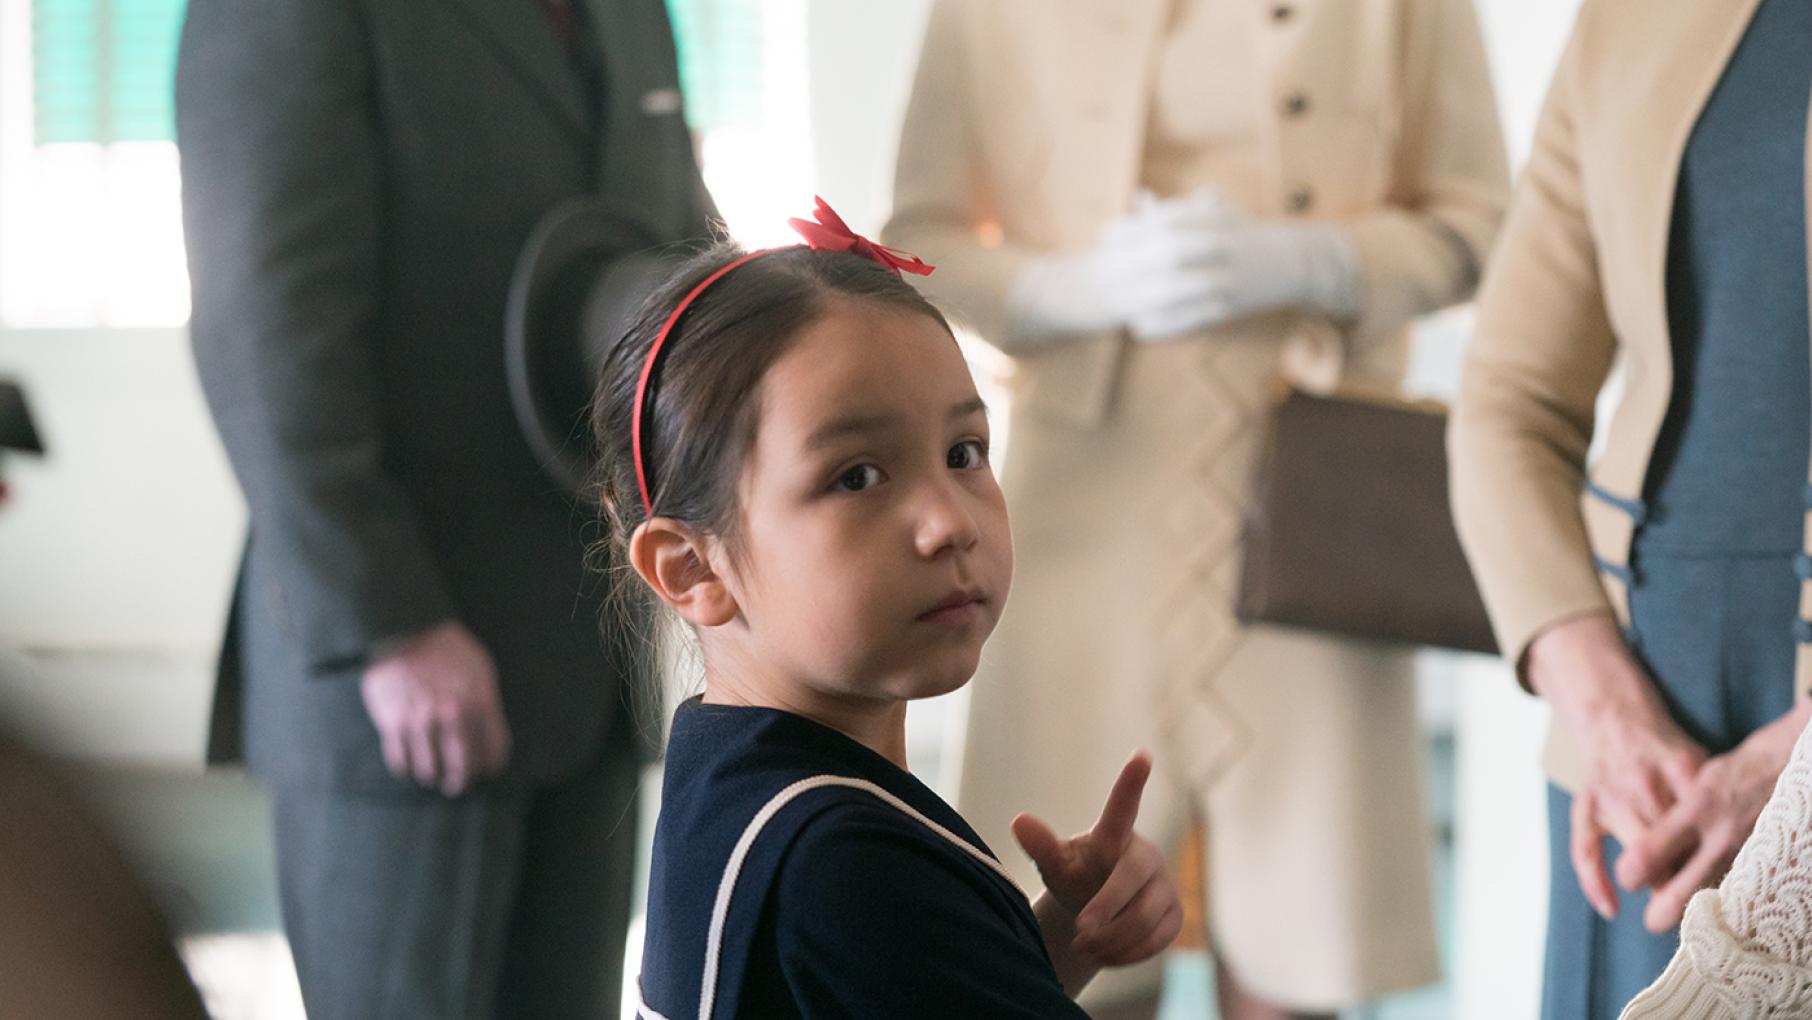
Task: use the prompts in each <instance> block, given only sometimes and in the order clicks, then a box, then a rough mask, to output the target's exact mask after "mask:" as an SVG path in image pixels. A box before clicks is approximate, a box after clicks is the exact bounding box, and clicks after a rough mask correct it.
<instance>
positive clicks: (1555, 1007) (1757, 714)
mask: <svg viewBox="0 0 1812 1020" xmlns="http://www.w3.org/2000/svg"><path fill="white" fill-rule="evenodd" d="M1638 566H1639V568H1640V575H1639V581H1638V583H1637V584H1636V585H1635V586H1634V587H1633V588H1632V589H1631V593H1630V622H1631V634H1630V638H1631V642H1632V645H1633V646H1634V649H1635V651H1636V653H1637V656H1638V657H1639V658H1640V659H1641V660H1642V661H1643V663H1644V664H1645V665H1646V666H1647V667H1648V670H1649V674H1650V675H1651V676H1652V677H1654V679H1655V683H1656V685H1657V686H1658V687H1659V688H1660V689H1661V694H1662V697H1663V698H1664V699H1665V700H1666V702H1667V706H1668V710H1669V711H1670V713H1671V714H1672V715H1673V718H1674V721H1675V722H1677V723H1679V725H1680V727H1681V728H1682V729H1683V730H1685V731H1686V734H1687V736H1689V737H1691V738H1692V739H1694V740H1696V741H1698V742H1699V744H1700V746H1702V747H1704V748H1705V749H1706V751H1708V752H1709V753H1711V754H1714V755H1716V754H1721V753H1723V752H1725V751H1728V750H1730V749H1731V748H1733V747H1735V746H1736V745H1737V744H1739V743H1741V742H1742V740H1743V738H1744V737H1747V736H1748V735H1749V734H1751V733H1753V732H1755V731H1756V730H1758V729H1760V728H1761V727H1763V726H1765V725H1767V724H1768V723H1770V722H1773V721H1774V720H1775V719H1778V718H1780V717H1781V716H1782V715H1784V714H1786V712H1787V711H1788V710H1789V709H1791V708H1792V707H1793V662H1794V650H1795V648H1796V643H1795V640H1794V633H1793V621H1794V619H1795V618H1796V617H1797V615H1798V600H1799V579H1798V577H1796V576H1795V575H1794V572H1793V558H1792V556H1790V555H1740V554H1733V555H1705V556H1657V555H1653V554H1648V555H1644V556H1642V557H1641V559H1640V560H1639V561H1638ZM1572 803H1573V802H1572V798H1571V797H1569V796H1568V795H1567V794H1566V793H1564V792H1563V791H1561V790H1559V789H1557V788H1552V787H1551V788H1550V789H1549V793H1548V843H1549V854H1548V862H1549V876H1550V877H1549V881H1550V886H1549V889H1550V891H1549V898H1548V945H1547V957H1546V961H1545V975H1544V978H1543V983H1542V985H1543V987H1542V1016H1543V1018H1544V1020H1600V1018H1602V1020H1615V1018H1616V1016H1617V1015H1618V1014H1619V1013H1621V1012H1622V1011H1623V1007H1624V1006H1625V1005H1626V1004H1627V1003H1628V1002H1629V1001H1630V999H1632V998H1634V997H1635V996H1636V993H1637V992H1640V991H1641V990H1642V989H1644V988H1646V987H1648V985H1649V984H1650V983H1651V982H1653V981H1654V979H1655V978H1657V977H1659V976H1660V975H1661V971H1662V970H1663V969H1664V968H1665V967H1666V966H1667V962H1668V961H1669V960H1670V959H1672V958H1673V955H1674V948H1675V946H1677V945H1678V944H1679V933H1678V932H1677V931H1670V932H1667V933H1665V934H1662V935H1651V934H1650V933H1649V932H1648V930H1647V929H1645V928H1644V927H1643V926H1642V911H1643V910H1644V909H1646V908H1647V906H1648V893H1647V892H1646V891H1638V892H1634V893H1630V892H1625V891H1623V889H1622V888H1618V889H1617V895H1618V903H1617V917H1616V919H1615V920H1612V921H1606V920H1604V919H1603V918H1600V917H1599V916H1598V915H1597V914H1595V913H1593V912H1592V908H1591V906H1590V905H1588V904H1587V903H1586V899H1585V895H1584V894H1583V893H1581V892H1580V891H1579V880H1578V878H1577V877H1576V876H1575V875H1574V874H1573V865H1572V858H1571V856H1570V854H1569V852H1568V846H1569V842H1570V839H1571V833H1572V825H1571V821H1570V812H1571V810H1572ZM1621 850H1622V848H1621V847H1620V846H1619V845H1618V844H1617V841H1616V840H1614V839H1606V840H1605V844H1604V853H1605V860H1606V861H1607V862H1610V863H1612V864H1614V863H1615V862H1616V860H1617V855H1618V854H1619V853H1620V852H1621Z"/></svg>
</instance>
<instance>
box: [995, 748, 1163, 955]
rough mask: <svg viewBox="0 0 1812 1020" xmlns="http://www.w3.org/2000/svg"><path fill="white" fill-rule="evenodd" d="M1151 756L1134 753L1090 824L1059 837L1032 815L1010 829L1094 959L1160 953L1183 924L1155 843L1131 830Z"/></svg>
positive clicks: (1078, 943)
mask: <svg viewBox="0 0 1812 1020" xmlns="http://www.w3.org/2000/svg"><path fill="white" fill-rule="evenodd" d="M1150 776H1151V759H1150V758H1149V757H1147V756H1146V755H1144V754H1143V753H1141V754H1137V755H1134V756H1133V759H1132V760H1131V761H1129V762H1127V763H1126V768H1124V769H1123V770H1121V772H1120V778H1119V780H1117V781H1116V782H1115V783H1114V788H1113V792H1111V793H1109V794H1108V797H1107V805H1106V806H1105V807H1103V808H1102V809H1101V818H1100V820H1099V821H1097V822H1096V823H1095V826H1094V828H1092V829H1090V830H1088V831H1087V832H1085V833H1082V834H1081V835H1079V836H1075V837H1073V838H1070V839H1067V840H1060V839H1058V838H1057V836H1056V834H1055V833H1053V832H1052V831H1051V827H1050V826H1048V825H1046V824H1045V823H1044V822H1041V821H1039V820H1038V819H1036V818H1034V817H1032V816H1031V815H1020V816H1019V817H1018V818H1015V819H1013V836H1014V838H1016V839H1017V840H1019V845H1020V846H1021V847H1023V848H1024V849H1025V852H1026V856H1028V857H1030V858H1032V863H1034V864H1036V865H1038V872H1039V874H1040V875H1042V876H1043V878H1044V883H1045V889H1046V890H1047V891H1048V892H1049V893H1050V895H1051V896H1052V897H1053V898H1054V899H1055V900H1056V901H1057V904H1058V905H1060V906H1062V907H1063V908H1064V910H1065V911H1066V912H1067V914H1068V916H1069V917H1070V918H1073V919H1074V936H1073V939H1072V941H1071V946H1070V948H1073V949H1074V950H1076V951H1079V952H1080V953H1082V954H1083V955H1084V956H1085V957H1086V958H1087V959H1088V960H1089V961H1090V962H1092V963H1093V964H1094V965H1095V966H1102V965H1107V966H1119V965H1122V964H1128V963H1137V962H1139V961H1140V960H1144V959H1148V958H1150V957H1152V956H1156V955H1157V954H1158V953H1160V952H1162V951H1163V950H1164V948H1165V947H1167V946H1169V945H1170V943H1171V942H1172V941H1174V940H1175V939H1176V937H1177V933H1178V932H1180V931H1182V929H1183V907H1182V903H1181V901H1180V900H1179V899H1178V898H1177V890H1176V886H1175V884H1173V883H1172V882H1171V880H1170V873H1169V871H1168V870H1167V869H1166V868H1165V865H1164V855H1163V854H1161V853H1159V852H1158V848H1157V847H1155V846H1153V845H1152V844H1151V842H1150V841H1149V840H1147V839H1144V838H1143V837H1141V836H1139V835H1138V834H1137V833H1135V832H1133V822H1134V821H1135V820H1137V819H1138V817H1139V798H1140V795H1141V794H1142V793H1143V792H1144V790H1145V781H1146V780H1147V779H1148V778H1150Z"/></svg>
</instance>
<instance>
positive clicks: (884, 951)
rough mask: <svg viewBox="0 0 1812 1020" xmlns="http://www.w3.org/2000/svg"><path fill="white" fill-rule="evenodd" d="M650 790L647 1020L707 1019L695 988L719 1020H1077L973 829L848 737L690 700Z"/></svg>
mask: <svg viewBox="0 0 1812 1020" xmlns="http://www.w3.org/2000/svg"><path fill="white" fill-rule="evenodd" d="M827 777H828V778H827ZM661 797H662V803H661V814H660V821H659V823H658V824H657V826H656V828H655V835H654V860H653V866H652V870H651V872H650V876H649V888H648V927H647V935H646V941H645V946H644V950H643V957H642V976H641V993H642V1004H643V1016H644V1017H646V1018H648V1020H659V1018H665V1020H681V1018H686V1020H692V1018H696V1017H700V1016H703V1015H707V1014H705V1013H704V1012H703V1009H702V1008H703V1006H704V1004H705V999H706V998H707V996H709V997H710V999H711V1002H710V1009H709V1013H708V1016H709V1017H712V1018H718V1020H723V1018H730V1017H750V1018H759V1020H787V1018H794V1017H797V1018H817V1017H862V1018H865V1020H866V1018H874V1020H887V1018H900V1020H906V1018H913V1020H920V1018H925V1017H1002V1018H1015V1017H1023V1018H1028V1020H1029V1018H1033V1017H1037V1018H1040V1020H1048V1018H1053V1017H1056V1018H1066V1017H1067V1018H1076V1020H1086V1014H1085V1013H1084V1012H1083V1011H1082V1010H1081V1009H1080V1008H1079V1007H1078V1006H1076V1004H1075V1003H1074V1002H1072V1001H1071V1000H1070V998H1069V996H1068V995H1066V994H1065V993H1064V990H1063V988H1062V986H1061V985H1060V984H1059V983H1058V980H1057V974H1056V972H1055V970H1054V969H1053V968H1052V965H1051V961H1050V957H1049V956H1048V955H1047V954H1046V952H1045V948H1044V941H1043V937H1042V936H1041V935H1040V933H1039V929H1038V922H1037V919H1036V918H1035V917H1034V916H1033V914H1032V908H1031V904H1030V903H1028V902H1027V900H1026V897H1025V894H1024V893H1022V892H1021V891H1020V890H1019V888H1018V887H1016V886H1015V885H1014V884H1013V883H1012V881H1011V880H1010V879H1008V878H1007V877H1006V875H1005V873H1004V872H1002V871H1000V870H998V862H997V861H996V860H995V858H994V856H993V854H992V852H991V851H989V850H988V848H987V847H986V846H985V845H984V844H983V843H982V841H981V838H980V837H979V836H977V835H976V834H975V832H974V830H972V829H970V827H969V825H968V823H966V822H964V821H963V819H962V817H961V816H959V815H958V814H957V813H956V811H955V810H954V809H952V808H951V807H950V806H949V805H948V804H946V803H944V801H943V800H942V799H941V798H939V797H938V796H937V794H935V793H933V792H932V791H931V790H930V789H929V788H928V787H926V786H925V785H924V784H923V783H921V782H919V781H918V780H917V779H915V778H914V777H913V776H912V775H911V774H910V773H908V772H906V771H904V770H903V769H901V768H899V767H898V766H896V765H894V764H893V763H892V762H890V761H888V760H887V759H886V758H884V757H882V756H881V755H878V754H876V753H875V752H873V751H871V750H869V749H868V748H867V747H864V746H863V745H861V744H859V743H857V742H856V741H854V740H851V739H850V738H849V737H846V736H844V735H843V734H841V733H838V732H837V731H835V730H832V729H829V728H828V727H825V726H821V725H819V724H818V723H815V722H812V721H811V720H809V719H805V718H803V717H801V716H798V715H794V714H792V713H789V712H782V711H777V710H774V709H766V708H746V707H730V706H723V705H707V704H704V703H702V702H700V701H698V700H697V699H694V700H692V701H688V702H686V703H685V704H684V705H682V706H680V709H679V712H678V713H677V714H676V715H675V717H674V722H673V732H672V736H671V738H670V741H669V745H668V749H667V765H666V774H665V778H664V785H663V789H662V794H661ZM758 816H759V817H760V818H765V824H758V825H754V826H752V824H751V823H754V822H757V821H758ZM751 833H752V835H750V834H751ZM739 844H743V846H742V848H741V851H742V852H740V853H739ZM733 860H734V861H736V862H737V863H736V864H734V865H733V864H732V862H733ZM726 873H729V877H728V878H727V879H726ZM714 929H717V935H718V937H717V939H716V944H717V952H716V953H714V954H713V953H709V952H708V951H707V946H708V945H709V944H711V943H712V941H713V930H714ZM708 973H709V974H711V975H712V980H710V981H709V982H708V990H707V980H706V975H707V974H708Z"/></svg>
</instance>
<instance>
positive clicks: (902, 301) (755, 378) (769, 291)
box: [591, 242, 950, 672]
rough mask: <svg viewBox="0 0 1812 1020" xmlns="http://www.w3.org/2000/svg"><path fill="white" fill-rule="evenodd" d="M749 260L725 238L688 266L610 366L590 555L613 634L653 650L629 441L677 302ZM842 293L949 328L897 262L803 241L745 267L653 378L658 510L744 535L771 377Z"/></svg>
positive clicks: (649, 416)
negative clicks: (740, 497) (650, 361)
mask: <svg viewBox="0 0 1812 1020" xmlns="http://www.w3.org/2000/svg"><path fill="white" fill-rule="evenodd" d="M746 254H747V251H746V250H745V249H743V248H742V247H740V246H738V245H736V244H733V243H730V242H720V243H718V244H715V245H713V246H711V247H710V248H708V249H706V250H704V251H702V252H700V253H699V254H697V255H695V256H694V257H692V258H691V259H689V260H688V261H686V262H685V263H684V264H683V265H681V266H680V267H679V269H677V270H676V271H675V272H674V274H673V275H672V277H671V278H669V279H668V280H667V282H666V283H664V284H663V285H661V286H660V287H659V288H658V289H657V290H656V291H655V292H654V293H653V294H652V295H650V296H649V298H648V299H647V300H646V301H644V302H643V303H642V306H641V308H640V309H639V310H638V311H637V312H636V314H635V317H634V318H633V319H632V320H631V322H630V324H629V326H628V328H627V329H626V330H625V331H624V333H623V335H622V337H621V338H619V339H618V340H617V342H616V343H615V344H614V345H612V346H611V347H610V349H609V352H608V353H607V355H606V356H605V358H604V361H603V364H602V366H601V367H600V370H599V377H598V384H597V391H596V393H595V395H594V398H593V400H592V406H591V426H592V437H593V441H594V442H595V443H596V450H597V452H598V469H597V483H598V484H597V490H598V509H599V512H600V515H601V517H602V522H603V525H604V529H603V530H604V539H603V541H602V543H600V545H599V546H598V547H594V549H593V551H592V559H593V563H594V565H596V566H598V567H600V568H601V569H603V570H604V571H605V572H606V573H607V574H609V575H611V577H610V578H609V581H610V584H609V588H610V590H609V592H608V597H607V598H606V599H605V604H606V610H605V614H606V619H605V625H606V631H607V632H608V633H609V634H611V635H612V636H614V637H618V638H626V639H628V641H629V642H630V644H631V646H632V647H634V646H638V645H646V644H647V635H646V624H647V622H648V621H649V620H650V619H651V616H650V610H651V609H652V606H651V605H650V604H649V602H648V592H647V590H646V588H645V587H644V586H643V585H642V584H641V583H640V582H639V580H638V579H637V578H636V577H635V576H634V572H633V571H632V570H630V569H629V567H628V561H627V556H626V555H625V554H626V552H627V547H628V542H629V536H630V535H632V534H634V533H635V529H636V528H637V527H639V526H640V525H641V524H642V523H643V521H645V520H646V519H647V516H648V515H647V512H646V511H645V510H644V509H643V507H642V496H641V490H640V488H639V487H638V486H637V484H636V469H635V456H634V453H633V451H632V447H631V439H630V427H631V425H632V424H633V419H634V417H635V391H636V384H637V382H638V381H639V380H640V378H641V374H642V365H643V362H645V361H646V360H647V358H648V349H649V348H650V347H652V346H653V345H654V341H655V338H656V337H657V336H658V335H659V333H660V330H661V327H662V326H663V325H664V324H665V323H666V321H667V317H668V316H669V315H671V314H672V312H673V309H674V307H675V306H676V305H678V304H679V302H680V300H681V299H683V298H684V297H685V296H686V295H687V294H689V293H691V291H692V289H693V288H694V287H696V286H698V284H699V283H700V281H702V280H704V279H705V278H706V277H708V276H710V275H711V274H712V273H715V272H717V271H718V270H719V269H722V268H723V267H724V266H727V265H729V264H730V263H731V262H733V261H735V260H736V259H739V258H741V257H742V256H744V255H746ZM845 301H853V302H859V303H862V304H867V305H871V306H878V307H881V308H888V309H894V310H898V311H901V312H910V313H917V314H920V315H927V316H930V317H931V318H932V319H934V320H936V321H937V322H938V324H939V325H942V326H943V327H944V328H945V329H946V330H947V329H949V328H950V326H949V323H948V322H947V321H946V320H945V319H944V316H943V313H941V312H939V311H938V310H937V308H936V307H935V306H934V305H932V304H931V302H929V301H927V300H925V298H924V297H923V296H922V295H920V294H919V292H918V291H917V290H915V289H913V286H912V285H911V284H909V283H907V282H906V281H904V280H902V279H901V278H900V277H899V276H898V275H897V274H896V273H894V272H893V271H892V270H890V269H888V268H886V267H884V266H881V265H880V264H878V263H875V262H871V261H869V260H868V259H865V258H862V257H861V256H858V255H851V254H847V253H843V252H828V251H814V250H812V249H810V248H806V247H804V246H799V247H794V248H782V249H779V250H776V251H773V252H770V253H768V254H765V255H762V256H760V257H759V258H755V259H752V260H750V261H749V262H746V263H744V264H743V265H740V266H737V267H736V268H735V269H733V270H731V271H730V272H729V273H728V274H726V275H725V276H724V277H723V278H722V279H719V280H718V281H717V282H716V283H713V284H712V285H711V286H710V287H708V288H706V289H705V291H704V293H702V294H700V295H699V296H698V297H697V298H696V299H695V300H694V301H693V302H692V304H691V305H690V306H688V307H687V309H686V311H685V313H684V314H683V315H681V316H680V319H679V321H678V322H677V323H675V324H674V327H673V332H672V335H670V336H668V338H667V344H666V346H665V348H663V350H662V353H661V359H660V363H659V364H658V365H657V366H656V368H655V372H654V376H653V378H652V379H651V380H650V383H649V391H650V395H649V398H648V399H649V401H650V404H651V405H652V406H650V407H648V408H645V409H644V414H645V415H646V417H644V419H643V422H642V427H643V429H644V432H643V434H642V454H643V457H644V458H645V461H646V462H645V464H644V465H643V466H644V469H645V470H646V472H647V477H648V483H649V488H650V496H651V497H652V499H653V503H654V513H655V515H656V516H660V517H668V518H672V519H674V520H677V521H680V522H682V523H684V524H687V525H689V526H691V527H693V528H695V529H697V530H698V531H700V532H701V533H704V534H712V535H719V536H725V537H728V538H731V539H732V540H733V538H734V532H735V530H736V523H737V518H738V515H737V513H736V486H737V483H738V481H739V480H740V479H741V477H742V471H743V465H744V462H745V461H746V460H747V458H748V453H749V451H750V449H751V448H752V446H753V444H754V441H755V429H756V425H757V423H758V417H759V414H760V407H759V406H758V400H757V395H758V393H759V390H760V384H761V380H762V377H763V376H765V375H766V374H767V371H768V369H769V367H771V366H772V365H773V364H774V363H775V362H776V361H778V360H779V359H780V356H781V355H782V354H784V353H786V351H787V349H788V348H789V347H790V346H791V345H792V343H793V341H794V339H796V338H797V337H798V336H799V335H800V334H801V333H802V332H804V331H805V329H806V328H807V327H808V326H810V325H811V324H812V323H814V322H816V321H817V320H818V319H819V318H820V317H821V316H822V315H824V314H825V312H826V311H827V310H828V309H829V308H831V307H832V306H833V304H835V303H837V302H845ZM644 672H646V671H644Z"/></svg>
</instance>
